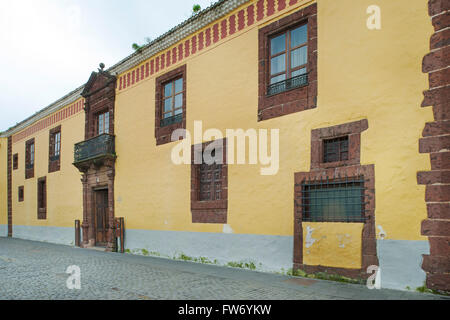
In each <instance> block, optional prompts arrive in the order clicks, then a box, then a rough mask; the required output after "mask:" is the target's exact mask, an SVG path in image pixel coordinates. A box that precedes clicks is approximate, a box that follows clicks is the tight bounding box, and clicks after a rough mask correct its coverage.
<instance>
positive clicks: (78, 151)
mask: <svg viewBox="0 0 450 320" xmlns="http://www.w3.org/2000/svg"><path fill="white" fill-rule="evenodd" d="M114 138H115V137H114V136H113V135H110V134H106V133H105V134H102V135H99V136H97V137H95V138H91V139H89V140H86V141H82V142H80V143H77V144H76V145H75V152H74V163H80V162H83V161H87V160H91V159H95V158H99V157H103V156H108V155H110V156H115V154H116V150H115V139H114Z"/></svg>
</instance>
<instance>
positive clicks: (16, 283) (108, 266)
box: [0, 237, 450, 300]
mask: <svg viewBox="0 0 450 320" xmlns="http://www.w3.org/2000/svg"><path fill="white" fill-rule="evenodd" d="M71 265H77V266H79V267H80V268H81V290H69V289H68V288H67V286H66V281H67V279H68V277H69V275H68V274H66V273H65V271H66V269H67V267H68V266H71ZM0 299H25V300H30V299H31V300H34V299H45V300H47V299H52V300H54V299H56V300H66V299H73V300H78V299H120V300H124V299H132V300H135V299H139V300H142V299H144V300H145V299H148V300H155V299H175V300H178V299H181V300H197V299H206V300H240V299H250V300H273V299H275V300H285V299H295V300H317V299H383V300H385V299H389V300H391V299H448V300H450V299H449V298H448V297H443V296H438V295H431V294H421V293H416V292H407V291H395V290H385V289H383V290H369V289H367V288H366V287H365V286H361V285H353V284H346V283H338V282H332V281H323V280H312V279H304V278H295V277H289V276H283V275H276V274H268V273H261V272H254V271H248V270H242V269H234V268H228V267H219V266H213V265H205V264H197V263H191V262H185V261H174V260H169V259H163V258H153V257H144V256H136V255H131V254H118V253H107V252H101V251H95V250H86V249H80V248H75V247H70V246H63V245H55V244H49V243H42V242H33V241H25V240H19V239H8V238H1V237H0Z"/></svg>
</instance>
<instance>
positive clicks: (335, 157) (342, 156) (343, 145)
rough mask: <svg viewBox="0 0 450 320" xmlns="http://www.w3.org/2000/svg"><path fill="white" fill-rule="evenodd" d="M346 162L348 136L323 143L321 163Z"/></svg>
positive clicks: (326, 140)
mask: <svg viewBox="0 0 450 320" xmlns="http://www.w3.org/2000/svg"><path fill="white" fill-rule="evenodd" d="M346 160H348V136H345V137H339V138H334V139H325V140H324V141H323V162H325V163H327V162H338V161H346Z"/></svg>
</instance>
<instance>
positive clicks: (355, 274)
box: [293, 119, 379, 279]
mask: <svg viewBox="0 0 450 320" xmlns="http://www.w3.org/2000/svg"><path fill="white" fill-rule="evenodd" d="M368 128H369V123H368V121H367V119H362V120H359V121H354V122H349V123H344V124H340V125H336V126H332V127H325V128H319V129H314V130H312V131H311V170H310V171H309V172H297V173H295V179H294V180H295V186H294V198H295V199H294V266H293V267H294V269H301V270H303V271H305V272H307V273H315V272H330V273H334V274H339V275H343V276H347V277H351V278H362V279H367V278H368V277H369V276H370V274H368V273H367V267H368V266H370V265H379V261H378V256H377V249H376V233H375V165H373V164H370V165H361V163H360V153H361V150H360V149H361V132H363V131H365V130H367V129H368ZM344 135H348V136H349V151H348V152H349V156H348V159H349V160H345V161H338V162H328V163H324V162H323V141H324V139H332V138H338V137H341V136H344ZM342 177H347V178H348V179H358V178H362V180H364V200H365V203H364V206H365V207H364V222H345V223H363V231H362V245H361V250H362V252H361V259H362V261H361V268H360V269H347V268H336V267H328V266H311V265H305V264H304V263H303V227H302V222H303V212H302V202H301V199H302V184H303V183H304V182H305V181H314V180H316V181H317V180H324V179H325V180H326V179H329V180H336V179H341V178H342ZM323 223H327V222H323Z"/></svg>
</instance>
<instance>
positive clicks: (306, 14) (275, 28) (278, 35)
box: [258, 3, 318, 121]
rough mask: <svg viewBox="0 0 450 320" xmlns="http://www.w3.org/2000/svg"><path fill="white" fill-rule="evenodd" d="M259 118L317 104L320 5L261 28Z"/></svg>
mask: <svg viewBox="0 0 450 320" xmlns="http://www.w3.org/2000/svg"><path fill="white" fill-rule="evenodd" d="M258 42H259V49H258V61H259V62H258V121H264V120H268V119H272V118H276V117H280V116H283V115H287V114H291V113H294V112H299V111H304V110H308V109H312V108H316V107H317V55H318V51H317V4H316V3H314V4H312V5H310V6H308V7H305V8H303V9H300V10H298V11H296V12H294V13H292V14H290V15H288V16H285V17H283V18H281V19H279V20H276V21H274V22H272V23H270V24H269V25H267V26H264V27H262V28H261V29H259V31H258Z"/></svg>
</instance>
